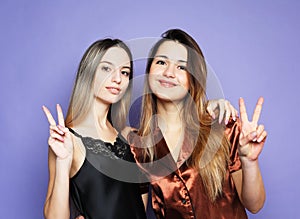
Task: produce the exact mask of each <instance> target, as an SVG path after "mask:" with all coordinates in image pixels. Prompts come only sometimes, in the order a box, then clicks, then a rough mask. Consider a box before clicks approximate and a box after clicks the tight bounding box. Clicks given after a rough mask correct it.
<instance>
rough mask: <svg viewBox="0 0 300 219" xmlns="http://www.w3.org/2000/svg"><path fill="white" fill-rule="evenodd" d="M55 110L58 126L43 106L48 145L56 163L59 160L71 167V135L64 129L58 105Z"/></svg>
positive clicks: (62, 117)
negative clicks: (47, 131) (47, 128)
mask: <svg viewBox="0 0 300 219" xmlns="http://www.w3.org/2000/svg"><path fill="white" fill-rule="evenodd" d="M56 110H57V117H58V125H57V124H56V121H55V120H54V118H53V116H52V114H51V112H50V111H49V109H48V108H47V107H45V106H43V111H44V113H45V114H46V116H47V119H48V122H49V124H50V127H49V131H50V136H49V139H48V144H49V146H50V147H51V149H52V151H53V152H54V154H55V155H56V159H57V161H58V160H60V161H64V162H67V163H68V164H69V165H70V166H71V163H72V159H73V142H72V139H71V134H70V132H69V129H68V128H66V127H65V121H64V116H63V113H62V109H61V107H60V105H59V104H57V105H56Z"/></svg>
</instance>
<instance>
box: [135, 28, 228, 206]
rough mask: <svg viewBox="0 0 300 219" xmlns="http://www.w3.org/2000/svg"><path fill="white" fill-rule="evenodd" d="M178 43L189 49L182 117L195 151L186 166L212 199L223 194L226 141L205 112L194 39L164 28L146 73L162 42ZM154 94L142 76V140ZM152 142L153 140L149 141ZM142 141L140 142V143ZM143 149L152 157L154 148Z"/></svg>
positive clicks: (154, 110)
mask: <svg viewBox="0 0 300 219" xmlns="http://www.w3.org/2000/svg"><path fill="white" fill-rule="evenodd" d="M170 40H171V41H176V42H178V43H181V44H182V45H183V46H185V48H186V49H187V51H188V63H187V71H188V72H189V73H190V74H189V88H190V89H189V94H188V95H187V96H186V97H185V99H184V100H183V101H184V103H183V106H185V107H183V108H182V111H181V116H182V120H183V122H185V124H186V125H185V126H186V129H185V134H186V135H187V136H188V138H186V139H188V140H189V144H191V145H195V147H194V150H193V152H192V154H191V156H190V158H189V159H188V160H187V163H188V165H189V166H191V167H193V168H196V169H197V170H198V172H199V174H200V175H201V179H202V182H203V185H204V187H205V189H206V192H207V194H208V197H209V198H210V200H211V201H212V202H213V201H215V200H216V198H217V197H218V196H219V195H221V194H222V183H223V180H224V178H225V174H226V170H227V164H228V160H229V142H228V140H227V139H226V137H224V134H223V133H224V129H223V127H222V126H221V125H219V124H218V123H214V122H213V121H212V119H211V117H210V116H209V115H208V113H207V112H206V104H207V98H206V91H205V89H206V77H207V69H206V64H205V59H204V56H203V53H202V51H201V49H200V47H199V46H198V44H197V43H196V41H195V40H194V39H193V38H192V37H191V36H189V35H188V34H187V33H185V32H184V31H182V30H179V29H172V30H168V31H166V32H165V33H164V34H163V35H162V39H160V40H159V41H158V42H157V43H156V44H155V45H154V46H153V47H152V49H151V51H150V54H149V58H148V62H147V66H146V74H149V71H150V67H151V64H152V61H153V57H155V54H156V53H157V50H158V49H159V47H160V45H161V44H162V43H163V42H165V41H170ZM156 102H157V99H156V96H155V95H154V94H153V93H152V92H151V90H150V87H149V82H148V77H146V79H145V86H144V96H143V103H142V106H143V107H142V113H141V119H140V129H139V132H138V134H139V135H141V136H143V137H145V136H150V138H143V139H147V140H148V141H144V144H149V141H151V139H153V136H152V132H151V130H153V126H154V124H153V123H154V121H153V120H152V118H153V115H156V114H157V106H156ZM152 142H153V141H152ZM142 144H143V143H142ZM144 148H146V149H145V150H144V151H143V154H144V158H145V160H146V158H147V157H148V158H149V157H150V160H153V159H154V158H155V156H156V151H155V147H146V145H145V146H144Z"/></svg>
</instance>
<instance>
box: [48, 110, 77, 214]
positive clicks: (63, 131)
mask: <svg viewBox="0 0 300 219" xmlns="http://www.w3.org/2000/svg"><path fill="white" fill-rule="evenodd" d="M43 110H44V112H45V114H46V116H47V118H48V121H49V123H50V137H49V140H48V144H49V146H50V147H49V154H48V165H49V183H48V192H47V196H46V201H45V205H44V216H45V218H47V219H52V218H55V219H60V218H61V219H69V218H70V209H69V175H70V169H71V164H72V159H73V143H72V139H71V135H70V133H69V130H68V129H67V128H65V127H64V118H63V115H62V110H61V108H60V106H59V105H58V106H57V114H58V122H59V125H56V122H55V120H54V119H53V117H52V115H51V113H50V111H49V110H48V109H47V108H46V107H43Z"/></svg>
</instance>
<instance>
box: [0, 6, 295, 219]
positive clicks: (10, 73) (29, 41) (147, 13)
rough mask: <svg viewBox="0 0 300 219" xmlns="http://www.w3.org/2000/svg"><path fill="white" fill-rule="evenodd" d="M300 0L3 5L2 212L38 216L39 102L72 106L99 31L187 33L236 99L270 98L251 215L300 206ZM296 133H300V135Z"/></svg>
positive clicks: (42, 164)
mask: <svg viewBox="0 0 300 219" xmlns="http://www.w3.org/2000/svg"><path fill="white" fill-rule="evenodd" d="M299 6H300V3H299V2H298V1H296V0H295V1H281V0H280V1H279V0H276V1H274V0H272V1H271V0H267V1H258V0H256V1H247V2H246V1H243V2H242V1H232V0H228V1H185V2H184V1H174V0H172V1H127V2H126V1H119V2H117V1H114V0H111V1H105V2H103V1H102V2H101V1H99V0H98V1H95V0H94V1H71V0H70V1H66V0H65V1H57V3H56V2H55V1H21V0H19V1H14V0H2V1H1V6H0V16H1V17H0V27H1V34H0V48H1V57H0V73H1V79H0V100H1V113H0V126H1V132H0V142H1V146H0V194H1V195H0V214H1V216H0V217H1V218H21V217H22V218H42V217H43V216H42V215H43V214H42V211H43V205H44V200H45V196H46V190H47V182H48V170H47V151H48V148H47V147H48V146H47V137H48V123H47V120H46V118H45V116H44V114H43V112H42V109H41V106H42V105H43V104H45V105H47V106H49V107H50V108H51V110H54V109H55V103H60V104H61V105H62V107H63V108H64V110H66V108H67V106H68V100H69V96H70V93H71V87H72V84H73V80H74V77H75V72H76V68H77V66H78V63H79V60H80V58H81V56H82V55H83V52H84V51H85V49H86V48H87V47H88V46H89V45H90V43H92V42H93V41H95V40H97V39H99V38H103V37H118V38H121V39H124V40H130V39H134V38H140V37H158V36H159V35H160V34H161V33H162V32H163V31H165V30H167V29H168V28H173V27H179V28H182V29H184V30H186V31H187V32H188V33H190V34H191V35H192V36H194V38H195V39H196V40H197V42H198V43H199V44H200V45H201V47H202V48H203V51H204V54H205V56H206V58H207V60H208V62H209V64H210V65H211V66H212V68H213V69H214V70H215V72H216V74H217V76H218V77H219V80H220V81H221V83H222V86H223V90H224V94H225V97H226V98H227V99H228V100H230V101H231V102H232V103H233V105H234V106H236V107H237V101H238V98H239V97H240V96H242V97H245V100H246V104H247V106H248V111H249V113H252V110H253V108H254V105H255V102H256V99H257V98H258V97H259V96H260V95H262V96H264V97H265V105H264V109H263V113H262V117H261V122H262V123H264V124H265V126H266V129H267V130H268V132H269V136H268V140H267V143H266V144H265V148H264V150H263V153H262V154H261V157H260V164H261V169H262V173H263V178H264V181H265V187H266V192H267V200H266V203H265V206H264V208H263V209H262V210H261V211H260V212H259V213H258V214H256V215H252V214H249V218H272V219H274V218H275V219H277V218H280V219H281V218H296V215H298V214H299V213H298V212H299V206H300V205H299V201H298V198H299V197H300V191H299V190H300V189H299V180H300V176H299V172H300V171H299V167H300V162H299V154H300V147H299V146H300V144H299V140H298V137H299V126H298V125H299V113H298V110H299V108H300V101H299V99H300V98H299V90H300V89H299V81H300V77H299V74H300V71H299V69H300V66H299V65H300V59H299V58H300V56H299V51H300V42H299V39H300V25H299V21H300V15H299V9H300V7H299ZM297 136H298V137H297Z"/></svg>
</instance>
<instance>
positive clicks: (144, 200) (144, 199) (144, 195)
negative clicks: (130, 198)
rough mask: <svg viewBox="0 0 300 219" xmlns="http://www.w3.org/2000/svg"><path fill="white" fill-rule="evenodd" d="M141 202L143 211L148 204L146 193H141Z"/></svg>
mask: <svg viewBox="0 0 300 219" xmlns="http://www.w3.org/2000/svg"><path fill="white" fill-rule="evenodd" d="M142 199H143V203H144V206H145V211H147V205H148V193H145V194H142Z"/></svg>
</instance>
